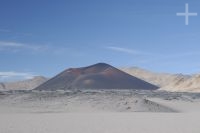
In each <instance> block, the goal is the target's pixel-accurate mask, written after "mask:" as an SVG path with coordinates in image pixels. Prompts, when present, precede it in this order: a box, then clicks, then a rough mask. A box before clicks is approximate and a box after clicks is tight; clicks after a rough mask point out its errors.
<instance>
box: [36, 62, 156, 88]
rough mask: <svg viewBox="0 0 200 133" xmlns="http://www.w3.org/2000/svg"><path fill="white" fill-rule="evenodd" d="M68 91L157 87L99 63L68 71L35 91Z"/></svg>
mask: <svg viewBox="0 0 200 133" xmlns="http://www.w3.org/2000/svg"><path fill="white" fill-rule="evenodd" d="M67 89H138V90H141V89H142V90H155V89H158V87H157V86H155V85H153V84H150V83H148V82H146V81H143V80H141V79H139V78H136V77H134V76H131V75H129V74H127V73H125V72H123V71H121V70H119V69H117V68H115V67H113V66H111V65H108V64H105V63H98V64H95V65H91V66H88V67H81V68H70V69H67V70H65V71H63V72H61V73H60V74H58V75H57V76H55V77H53V78H52V79H50V80H48V81H47V82H45V83H43V84H42V85H40V86H38V87H37V88H35V90H48V91H52V90H67Z"/></svg>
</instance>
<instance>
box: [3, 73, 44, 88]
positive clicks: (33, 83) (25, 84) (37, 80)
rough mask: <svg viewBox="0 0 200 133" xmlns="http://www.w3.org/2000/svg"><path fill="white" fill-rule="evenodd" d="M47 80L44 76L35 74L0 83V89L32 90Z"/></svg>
mask: <svg viewBox="0 0 200 133" xmlns="http://www.w3.org/2000/svg"><path fill="white" fill-rule="evenodd" d="M47 80H48V79H47V78H45V77H42V76H36V77H34V78H33V79H28V80H24V81H16V82H6V83H0V90H32V89H34V88H35V87H37V86H38V85H40V84H42V83H44V82H45V81H47Z"/></svg>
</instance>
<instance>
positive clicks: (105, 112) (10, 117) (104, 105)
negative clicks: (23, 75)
mask: <svg viewBox="0 0 200 133" xmlns="http://www.w3.org/2000/svg"><path fill="white" fill-rule="evenodd" d="M199 121H200V97H199V94H197V93H168V92H148V91H139V92H138V91H117V92H116V91H77V92H42V93H41V92H3V93H1V95H0V133H133V132H135V133H169V132H170V133H199V132H200V126H199Z"/></svg>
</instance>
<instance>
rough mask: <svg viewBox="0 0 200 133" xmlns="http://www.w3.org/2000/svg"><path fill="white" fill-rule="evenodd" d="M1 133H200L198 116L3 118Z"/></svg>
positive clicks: (54, 114) (37, 116) (120, 114)
mask: <svg viewBox="0 0 200 133" xmlns="http://www.w3.org/2000/svg"><path fill="white" fill-rule="evenodd" d="M0 118H1V119H0V132H1V133H133V132H136V133H199V132H200V128H199V120H200V115H199V113H191V114H190V113H92V114H90V113H52V114H47V113H45V114H41V113H40V114H1V115H0Z"/></svg>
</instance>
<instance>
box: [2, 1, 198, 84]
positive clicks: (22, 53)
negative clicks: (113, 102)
mask: <svg viewBox="0 0 200 133" xmlns="http://www.w3.org/2000/svg"><path fill="white" fill-rule="evenodd" d="M185 3H188V4H189V11H190V12H197V13H199V14H198V16H196V17H189V25H188V26H186V25H185V18H184V17H180V16H179V17H178V16H176V13H177V12H184V11H185ZM199 35H200V2H199V1H198V0H193V1H186V0H179V1H174V0H168V1H160V0H151V1H149V0H84V1H83V0H54V1H53V0H51V1H50V0H17V1H16V0H1V1H0V62H1V65H0V80H1V81H2V80H8V79H11V78H13V77H15V78H16V77H17V78H19V77H21V78H30V77H31V76H33V75H44V76H48V77H51V76H54V75H55V74H57V73H59V72H60V71H62V70H64V69H66V68H69V67H80V66H87V65H91V64H94V63H97V62H106V63H109V64H111V65H114V66H116V67H122V66H137V67H141V68H145V69H148V70H152V71H156V72H170V73H186V74H193V73H199V72H200V52H199V50H200V37H199Z"/></svg>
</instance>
